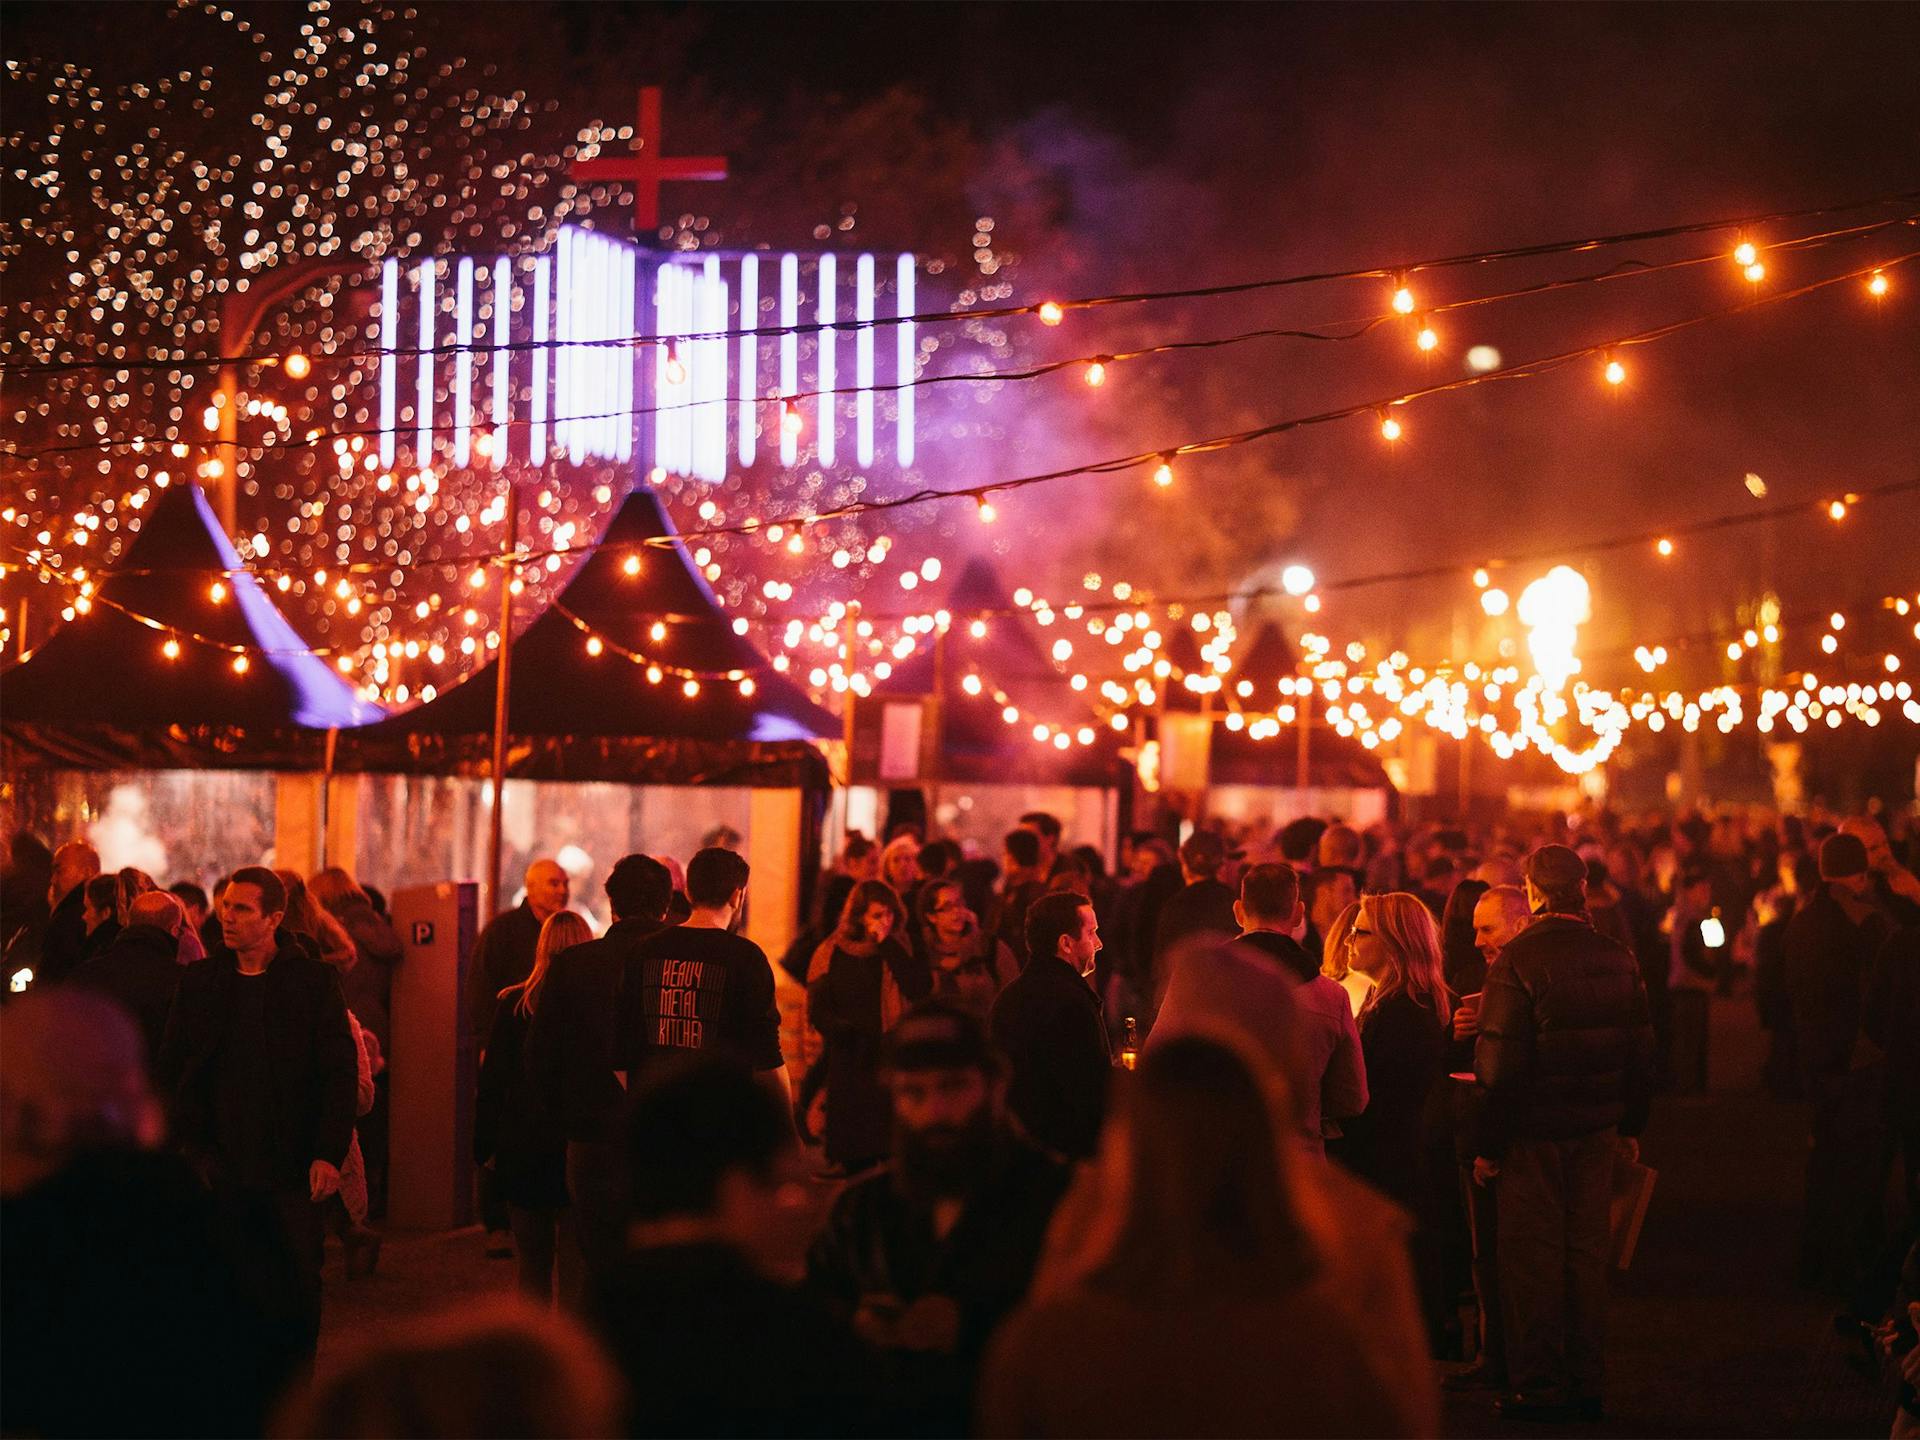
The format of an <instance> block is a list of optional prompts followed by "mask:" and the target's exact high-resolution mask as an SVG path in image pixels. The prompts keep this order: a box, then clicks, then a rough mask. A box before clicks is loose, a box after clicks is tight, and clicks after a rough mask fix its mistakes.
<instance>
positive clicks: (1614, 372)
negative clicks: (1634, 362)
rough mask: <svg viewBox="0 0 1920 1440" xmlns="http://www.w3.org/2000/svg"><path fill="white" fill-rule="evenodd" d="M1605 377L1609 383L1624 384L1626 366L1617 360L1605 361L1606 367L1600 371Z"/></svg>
mask: <svg viewBox="0 0 1920 1440" xmlns="http://www.w3.org/2000/svg"><path fill="white" fill-rule="evenodd" d="M1601 373H1603V374H1604V375H1605V376H1606V377H1607V384H1609V385H1624V384H1625V383H1626V380H1627V367H1626V366H1624V365H1622V364H1621V363H1620V362H1619V361H1618V360H1609V361H1607V368H1606V369H1605V370H1604V371H1603V372H1601Z"/></svg>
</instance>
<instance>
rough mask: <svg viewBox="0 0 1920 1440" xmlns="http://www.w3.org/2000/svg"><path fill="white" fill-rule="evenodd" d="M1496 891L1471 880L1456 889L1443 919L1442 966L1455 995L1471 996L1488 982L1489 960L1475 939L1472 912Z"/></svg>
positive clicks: (1449, 898) (1441, 925) (1470, 878)
mask: <svg viewBox="0 0 1920 1440" xmlns="http://www.w3.org/2000/svg"><path fill="white" fill-rule="evenodd" d="M1492 888H1493V887H1492V886H1491V885H1489V884H1487V882H1486V881H1484V880H1475V879H1473V878H1472V877H1471V876H1469V877H1468V878H1467V879H1465V880H1462V881H1461V882H1460V883H1459V884H1458V885H1456V886H1454V887H1453V893H1452V894H1451V895H1449V896H1448V897H1447V908H1446V910H1445V911H1444V912H1443V913H1442V914H1441V916H1440V966H1441V970H1442V973H1443V974H1444V975H1445V976H1446V981H1447V988H1448V989H1449V990H1451V991H1452V992H1453V993H1454V994H1455V995H1472V994H1474V993H1476V992H1477V991H1478V990H1479V989H1480V984H1481V982H1482V981H1484V980H1485V979H1486V978H1487V957H1486V956H1484V955H1482V954H1481V953H1480V946H1479V945H1478V944H1477V943H1476V942H1475V940H1474V936H1473V910H1474V907H1475V906H1476V905H1478V904H1479V903H1480V897H1481V896H1482V895H1484V894H1486V893H1487V891H1489V890H1491V889H1492Z"/></svg>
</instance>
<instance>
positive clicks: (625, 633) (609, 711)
mask: <svg viewBox="0 0 1920 1440" xmlns="http://www.w3.org/2000/svg"><path fill="white" fill-rule="evenodd" d="M674 534H675V531H674V529H673V523H672V522H671V521H670V520H669V519H668V518H667V514H666V511H665V510H663V509H662V508H661V506H660V502H659V499H658V498H657V497H656V496H655V495H654V493H653V491H652V489H651V488H650V487H648V486H646V485H640V486H637V487H636V488H635V489H634V490H633V491H632V492H631V493H630V494H629V495H628V496H627V498H626V499H625V500H624V501H622V502H621V505H620V508H619V510H618V511H616V512H615V514H614V517H613V520H612V522H611V523H610V524H609V525H608V526H607V530H606V533H605V534H604V535H603V536H602V537H601V540H600V544H599V547H598V548H597V549H595V550H594V552H593V553H592V554H591V555H589V556H588V558H587V560H586V562H585V563H584V564H582V565H581V567H580V569H579V570H578V571H577V572H576V573H575V574H574V576H573V577H572V578H571V579H570V580H569V581H568V582H567V584H566V586H565V588H564V589H563V590H562V591H561V592H560V594H559V595H558V596H556V597H555V598H554V600H553V601H552V603H551V604H550V605H549V606H548V608H547V610H546V611H545V613H543V614H542V615H541V616H540V617H539V618H538V619H536V620H535V621H534V622H533V623H532V624H531V625H529V626H528V627H527V628H526V629H525V630H523V631H522V632H521V633H520V634H519V635H518V636H517V637H516V638H515V639H514V640H513V642H512V644H513V666H512V672H511V680H510V684H511V692H512V693H511V695H510V696H509V699H508V704H509V707H510V709H509V714H508V726H507V728H508V733H509V736H510V739H509V744H508V760H507V774H508V775H509V776H511V777H514V778H519V779H538V780H618V781H626V782H628V783H634V784H642V783H653V784H679V785H691V784H747V783H758V784H763V785H798V784H822V783H824V782H825V774H826V764H825V761H824V759H823V758H822V756H821V754H820V752H819V750H818V749H817V748H816V747H815V746H814V744H813V743H812V742H813V741H815V740H818V739H823V738H826V737H828V736H834V735H838V734H839V724H838V722H837V721H835V719H834V718H833V716H832V715H830V714H829V713H828V712H827V711H825V710H823V709H821V708H820V707H819V706H818V705H815V704H814V703H813V701H811V700H809V699H808V698H807V696H806V694H805V692H804V691H802V690H801V689H800V688H799V687H798V686H797V685H795V684H794V683H793V682H792V681H790V680H788V679H787V678H786V677H785V676H784V675H782V674H780V673H779V672H778V671H775V670H774V669H773V668H772V667H771V666H769V665H768V663H767V660H766V657H765V656H764V655H762V654H761V653H760V652H759V651H758V650H756V649H755V648H754V647H753V645H752V644H751V643H750V642H748V641H747V640H745V639H744V638H742V637H741V636H739V635H736V634H734V631H733V623H732V621H731V619H730V618H729V617H728V616H727V615H726V613H725V612H724V611H723V610H722V609H721V608H720V603H719V601H717V600H716V599H715V598H714V595H713V592H712V590H710V589H708V587H707V583H706V580H705V579H704V578H703V577H702V576H701V574H700V572H699V571H698V570H697V569H695V568H694V565H693V562H692V560H691V559H690V558H689V557H688V556H687V553H686V548H685V547H684V546H683V545H681V544H680V543H679V542H678V540H677V539H676V540H675V542H674V544H673V545H671V546H659V545H653V546H650V545H648V544H647V542H648V541H649V540H655V539H658V538H660V537H663V536H673V535H674ZM630 556H635V557H638V559H639V561H640V570H639V573H638V574H636V575H629V574H627V573H626V568H625V567H626V562H627V560H628V558H629V557H630ZM655 624H660V625H664V627H665V630H664V632H663V634H662V638H661V639H659V640H655V639H653V638H652V629H653V627H654V625H655ZM590 635H592V636H597V637H599V638H600V639H601V641H602V644H603V646H604V648H603V650H602V653H600V654H599V655H592V654H589V653H588V648H587V642H588V638H589V636H590ZM630 657H640V658H638V659H635V658H630ZM655 661H657V662H658V663H659V664H660V665H661V666H663V667H678V668H679V669H681V670H691V671H695V672H697V674H698V676H699V677H700V678H698V680H697V684H698V686H699V690H698V693H697V694H695V695H693V696H688V695H687V694H685V693H684V688H683V687H684V685H685V683H686V677H685V676H683V675H678V674H675V673H673V670H672V668H667V669H665V670H664V671H663V673H662V675H661V678H660V679H659V680H658V681H649V680H648V678H647V676H648V666H649V664H651V663H652V662H655ZM498 670H499V662H498V661H494V662H491V663H489V664H487V665H485V666H483V667H482V668H481V669H479V670H477V671H475V672H474V673H473V674H472V675H470V676H468V677H467V678H466V679H465V680H463V681H461V682H460V683H459V684H458V685H455V686H454V687H453V688H452V689H450V690H447V691H446V692H445V693H443V694H441V695H439V696H436V697H435V698H434V699H432V700H430V701H428V702H427V703H426V704H424V705H420V706H417V707H415V708H414V709H412V710H409V711H407V712H406V713H405V714H401V715H396V716H394V717H393V718H391V719H389V720H385V721H382V722H381V723H379V724H377V725H370V726H368V727H366V728H365V729H363V730H358V731H355V732H353V733H352V734H348V735H342V736H341V738H340V750H339V757H338V761H337V763H338V765H339V768H341V769H343V770H394V771H408V772H419V773H427V774H484V773H485V771H486V769H487V767H488V764H489V762H490V759H491V756H492V747H493V708H494V685H495V677H496V675H497V673H498ZM729 675H731V676H732V677H733V678H727V677H728V676H729ZM742 679H750V680H751V681H752V692H753V693H752V694H751V695H743V694H742V693H741V690H740V681H741V680H742Z"/></svg>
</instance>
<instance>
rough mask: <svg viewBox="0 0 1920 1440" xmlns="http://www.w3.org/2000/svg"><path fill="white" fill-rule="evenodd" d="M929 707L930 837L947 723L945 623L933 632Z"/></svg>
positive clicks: (937, 807)
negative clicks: (931, 691)
mask: <svg viewBox="0 0 1920 1440" xmlns="http://www.w3.org/2000/svg"><path fill="white" fill-rule="evenodd" d="M930 708H931V709H932V711H933V713H932V714H931V715H929V716H928V717H927V719H928V725H927V733H928V736H929V739H930V742H931V743H930V745H929V749H928V756H927V767H926V779H927V838H928V839H929V840H931V839H933V827H934V823H935V821H936V820H937V819H938V818H939V815H940V771H941V769H942V768H943V767H942V762H943V760H944V758H945V757H944V755H943V753H942V752H943V750H944V747H945V745H946V723H947V627H946V626H944V625H943V626H941V627H940V628H939V629H938V630H935V631H934V632H933V700H932V704H931V707H930Z"/></svg>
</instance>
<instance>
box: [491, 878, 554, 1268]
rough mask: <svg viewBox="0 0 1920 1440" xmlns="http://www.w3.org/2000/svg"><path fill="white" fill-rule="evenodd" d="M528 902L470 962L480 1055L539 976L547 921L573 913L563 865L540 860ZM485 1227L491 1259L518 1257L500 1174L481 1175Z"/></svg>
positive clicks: (507, 915) (495, 925)
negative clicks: (498, 1012) (506, 1005)
mask: <svg viewBox="0 0 1920 1440" xmlns="http://www.w3.org/2000/svg"><path fill="white" fill-rule="evenodd" d="M526 888H527V894H526V898H525V899H524V900H522V901H521V902H520V903H519V904H518V905H516V906H514V907H513V909H511V910H503V911H502V912H501V913H500V914H498V915H496V916H494V917H493V919H491V920H489V921H488V922H487V923H486V926H485V928H484V929H482V930H481V931H480V938H479V939H478V940H476V941H475V942H474V945H473V958H472V959H471V960H469V961H468V962H467V1023H468V1025H469V1027H470V1029H469V1032H468V1033H469V1035H470V1036H471V1039H472V1044H473V1049H474V1051H475V1055H476V1068H477V1060H478V1054H479V1052H480V1051H481V1050H482V1049H484V1048H485V1046H486V1043H487V1036H489V1035H491V1034H492V1033H493V1011H494V1007H495V1005H497V1004H498V1003H499V1000H500V992H501V991H502V990H504V989H506V988H507V987H508V986H509V985H518V984H519V983H520V982H521V981H523V980H525V979H526V978H527V976H529V975H531V974H532V973H533V956H534V952H535V951H536V950H538V949H539V947H540V927H541V926H542V925H545V924H546V923H547V918H548V917H549V916H552V915H558V914H559V913H560V912H561V911H562V910H564V909H566V908H567V901H568V900H569V899H570V898H571V895H572V882H571V881H569V880H568V878H567V872H566V871H565V870H562V869H561V868H560V862H559V861H557V860H535V861H534V862H533V863H532V864H531V865H529V866H527V873H526ZM479 1201H480V1223H481V1224H482V1225H484V1226H485V1227H486V1231H487V1255H488V1256H489V1257H490V1258H492V1259H496V1260H500V1259H505V1258H507V1257H508V1256H510V1255H512V1254H513V1241H512V1239H511V1238H510V1237H509V1236H508V1234H507V1202H506V1201H505V1200H504V1199H503V1198H502V1197H501V1196H500V1195H499V1194H498V1193H496V1190H495V1186H494V1172H493V1171H491V1170H488V1169H485V1168H484V1167H483V1168H482V1169H481V1170H480V1186H479Z"/></svg>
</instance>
